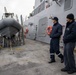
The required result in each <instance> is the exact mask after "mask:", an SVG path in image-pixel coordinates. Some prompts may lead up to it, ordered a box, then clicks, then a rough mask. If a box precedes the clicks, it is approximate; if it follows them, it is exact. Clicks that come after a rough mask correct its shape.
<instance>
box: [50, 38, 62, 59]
mask: <svg viewBox="0 0 76 75" xmlns="http://www.w3.org/2000/svg"><path fill="white" fill-rule="evenodd" d="M55 53H56V54H57V55H58V57H59V58H61V59H63V55H62V54H61V53H60V50H59V39H51V41H50V58H51V60H55Z"/></svg>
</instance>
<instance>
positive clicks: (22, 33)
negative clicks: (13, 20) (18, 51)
mask: <svg viewBox="0 0 76 75" xmlns="http://www.w3.org/2000/svg"><path fill="white" fill-rule="evenodd" d="M20 19H21V25H22V40H23V45H25V40H24V29H23V17H22V15H21V16H20Z"/></svg>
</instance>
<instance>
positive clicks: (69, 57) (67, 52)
mask: <svg viewBox="0 0 76 75" xmlns="http://www.w3.org/2000/svg"><path fill="white" fill-rule="evenodd" d="M74 48H75V43H71V42H70V43H67V44H64V63H65V68H67V69H70V70H73V69H75V59H74V53H73V52H74Z"/></svg>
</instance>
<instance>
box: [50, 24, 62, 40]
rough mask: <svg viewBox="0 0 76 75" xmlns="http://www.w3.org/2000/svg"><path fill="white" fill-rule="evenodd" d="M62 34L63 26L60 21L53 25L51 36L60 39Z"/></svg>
mask: <svg viewBox="0 0 76 75" xmlns="http://www.w3.org/2000/svg"><path fill="white" fill-rule="evenodd" d="M61 35H62V26H61V25H60V24H59V23H56V24H54V25H53V28H52V32H51V34H50V38H52V39H59V38H60V36H61Z"/></svg>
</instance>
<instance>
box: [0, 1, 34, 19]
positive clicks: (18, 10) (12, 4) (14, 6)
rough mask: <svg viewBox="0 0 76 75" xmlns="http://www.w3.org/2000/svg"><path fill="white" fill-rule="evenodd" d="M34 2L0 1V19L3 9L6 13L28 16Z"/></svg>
mask: <svg viewBox="0 0 76 75" xmlns="http://www.w3.org/2000/svg"><path fill="white" fill-rule="evenodd" d="M34 3H35V0H0V19H1V16H2V14H3V13H4V7H6V8H7V11H8V12H14V13H15V14H18V16H19V15H21V14H22V15H23V17H25V16H26V15H27V16H28V15H29V13H31V12H32V11H33V6H34Z"/></svg>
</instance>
